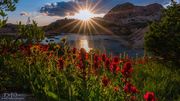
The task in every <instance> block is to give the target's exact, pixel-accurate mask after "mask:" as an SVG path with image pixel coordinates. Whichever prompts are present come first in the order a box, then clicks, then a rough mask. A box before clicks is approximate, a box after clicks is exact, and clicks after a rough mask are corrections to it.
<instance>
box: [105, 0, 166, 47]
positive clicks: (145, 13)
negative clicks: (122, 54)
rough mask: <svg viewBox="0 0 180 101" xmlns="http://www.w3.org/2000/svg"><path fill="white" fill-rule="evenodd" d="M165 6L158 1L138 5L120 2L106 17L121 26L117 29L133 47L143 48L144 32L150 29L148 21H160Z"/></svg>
mask: <svg viewBox="0 0 180 101" xmlns="http://www.w3.org/2000/svg"><path fill="white" fill-rule="evenodd" d="M162 9H163V6H162V5H160V4H157V3H154V4H150V5H147V6H136V5H133V4H131V3H128V2H127V3H124V4H119V5H117V6H115V7H114V8H112V9H111V10H110V11H109V12H108V13H107V14H106V15H105V16H104V19H105V20H108V21H112V23H115V24H117V25H119V26H120V27H121V28H120V30H119V31H116V33H117V34H119V35H122V33H121V32H124V29H125V31H126V32H125V34H123V36H125V37H126V39H127V40H128V41H129V42H130V46H131V47H133V48H143V46H144V45H143V44H144V34H145V33H146V32H147V31H148V27H147V26H148V23H150V22H153V21H158V20H160V18H161V10H162Z"/></svg>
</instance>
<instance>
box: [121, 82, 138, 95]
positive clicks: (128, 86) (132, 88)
mask: <svg viewBox="0 0 180 101" xmlns="http://www.w3.org/2000/svg"><path fill="white" fill-rule="evenodd" d="M124 92H126V93H137V92H138V90H137V88H136V87H135V86H133V85H132V84H130V83H126V85H125V86H124Z"/></svg>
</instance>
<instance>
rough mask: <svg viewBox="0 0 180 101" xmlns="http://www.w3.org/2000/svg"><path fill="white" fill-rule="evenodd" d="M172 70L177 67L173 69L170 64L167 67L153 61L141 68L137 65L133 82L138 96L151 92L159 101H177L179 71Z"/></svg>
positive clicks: (179, 83)
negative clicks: (138, 92)
mask: <svg viewBox="0 0 180 101" xmlns="http://www.w3.org/2000/svg"><path fill="white" fill-rule="evenodd" d="M174 68H177V67H173V65H172V64H169V65H168V66H167V65H164V64H161V63H157V62H155V61H152V62H149V63H148V64H145V65H143V66H142V65H139V66H138V65H137V66H136V67H135V70H134V75H133V80H134V83H135V84H136V85H137V86H138V88H139V90H140V91H141V92H140V93H141V94H140V96H141V95H143V94H144V93H145V92H146V91H152V92H154V93H155V95H156V97H157V99H158V100H159V101H179V99H180V88H179V85H180V71H177V70H176V69H174ZM138 81H141V82H138Z"/></svg>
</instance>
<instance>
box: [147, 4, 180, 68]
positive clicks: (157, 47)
mask: <svg viewBox="0 0 180 101" xmlns="http://www.w3.org/2000/svg"><path fill="white" fill-rule="evenodd" d="M145 49H146V51H148V52H149V53H151V54H152V55H155V56H160V57H162V58H164V60H167V61H173V62H175V63H178V64H180V57H179V56H180V5H177V4H176V3H173V4H172V5H171V6H169V7H168V8H167V9H164V11H163V15H162V18H161V20H160V22H154V23H152V24H151V25H150V31H149V32H148V33H146V34H145Z"/></svg>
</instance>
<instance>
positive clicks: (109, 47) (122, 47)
mask: <svg viewBox="0 0 180 101" xmlns="http://www.w3.org/2000/svg"><path fill="white" fill-rule="evenodd" d="M62 38H66V40H67V42H68V43H69V45H70V46H71V47H76V48H78V49H80V48H84V49H86V51H89V50H91V49H98V50H101V51H102V52H106V53H109V54H113V55H119V54H120V53H124V52H126V53H127V54H128V55H129V56H132V57H135V56H137V55H138V56H143V54H144V50H143V49H133V48H130V47H127V44H128V42H127V41H125V40H124V39H122V38H121V37H120V36H116V35H101V34H100V35H82V34H81V35H79V34H61V35H57V36H53V37H52V36H51V37H46V38H45V39H44V40H43V41H42V44H48V43H59V42H60V41H61V39H62Z"/></svg>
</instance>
